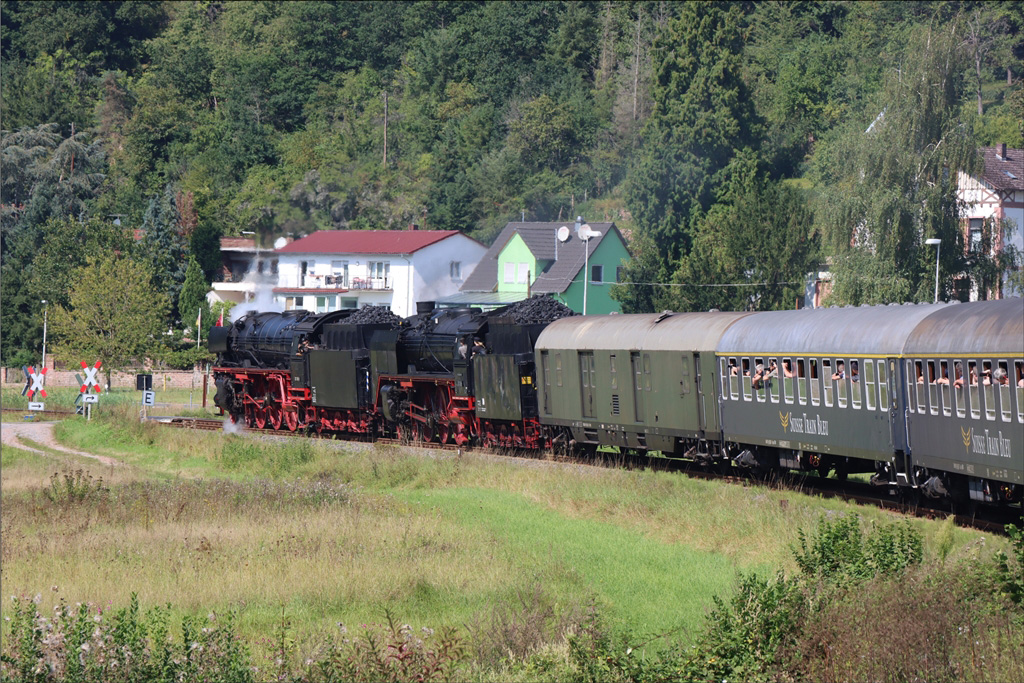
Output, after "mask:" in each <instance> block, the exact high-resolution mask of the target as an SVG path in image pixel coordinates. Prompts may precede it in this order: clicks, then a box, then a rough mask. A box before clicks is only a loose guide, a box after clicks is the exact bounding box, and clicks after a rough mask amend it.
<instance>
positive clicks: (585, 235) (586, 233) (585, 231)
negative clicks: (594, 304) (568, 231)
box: [579, 223, 601, 315]
mask: <svg viewBox="0 0 1024 683" xmlns="http://www.w3.org/2000/svg"><path fill="white" fill-rule="evenodd" d="M579 234H580V239H581V240H583V254H584V256H583V315H586V314H587V286H588V285H589V284H590V238H591V237H599V236H600V235H601V231H600V230H591V229H590V224H589V223H584V224H583V225H581V226H580V233H579Z"/></svg>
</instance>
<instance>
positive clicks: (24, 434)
mask: <svg viewBox="0 0 1024 683" xmlns="http://www.w3.org/2000/svg"><path fill="white" fill-rule="evenodd" d="M54 424H55V423H53V422H4V423H3V425H0V435H2V437H3V444H4V445H5V446H15V447H17V448H21V449H23V450H26V451H31V452H33V453H40V454H42V455H48V453H46V451H42V450H40V449H38V448H34V447H33V446H30V445H29V444H27V443H24V442H23V441H22V438H25V439H28V440H30V441H35V442H36V443H38V444H42V445H43V446H46V447H47V448H52V449H53V450H55V451H60V452H61V453H68V454H70V455H78V456H81V457H83V458H92V459H93V460H97V461H99V462H101V463H103V464H104V465H110V466H114V465H120V464H121V463H120V462H119V461H117V460H115V459H114V458H108V457H107V456H104V455H96V454H94V453H85V452H84V451H76V450H73V449H71V448H67V447H65V446H62V445H61V444H60V443H58V441H57V439H55V438H54V436H53V425H54Z"/></svg>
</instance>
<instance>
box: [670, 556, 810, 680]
mask: <svg viewBox="0 0 1024 683" xmlns="http://www.w3.org/2000/svg"><path fill="white" fill-rule="evenodd" d="M713 601H714V607H713V608H712V610H711V613H710V614H709V615H708V619H707V626H706V627H705V631H704V633H703V634H702V635H701V636H700V638H699V639H698V642H697V644H696V645H695V646H694V647H693V648H692V649H691V651H690V654H689V656H688V658H687V660H686V665H685V669H684V675H683V678H685V679H687V680H695V681H697V680H701V681H721V680H759V679H763V678H765V674H766V673H767V672H770V671H772V670H774V669H775V668H776V667H777V666H778V665H779V664H780V654H779V653H780V652H782V651H784V650H786V649H788V648H789V647H791V646H792V644H793V643H795V642H796V639H797V636H798V635H799V633H800V630H801V627H802V625H803V620H804V618H805V617H806V614H807V611H808V610H807V601H806V599H805V597H804V594H803V592H802V590H801V587H800V584H799V583H798V582H797V580H795V579H787V578H786V577H785V576H784V575H783V574H782V573H781V572H780V573H779V574H778V575H777V576H776V577H775V578H774V579H763V578H761V577H759V576H757V575H756V574H750V575H747V576H741V577H740V580H739V586H738V587H737V590H736V593H735V595H733V597H732V598H731V599H729V600H728V601H725V600H722V598H720V597H718V596H715V597H714V598H713Z"/></svg>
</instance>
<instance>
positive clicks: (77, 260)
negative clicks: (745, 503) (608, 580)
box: [0, 0, 1024, 365]
mask: <svg viewBox="0 0 1024 683" xmlns="http://www.w3.org/2000/svg"><path fill="white" fill-rule="evenodd" d="M0 13H2V31H3V33H2V60H3V68H2V128H3V134H2V135H3V137H2V169H0V170H2V191H3V197H2V217H0V220H2V258H3V280H2V285H3V300H2V316H3V317H2V325H3V340H2V350H0V352H2V355H3V362H4V363H5V364H7V365H16V364H21V363H24V362H28V361H30V360H31V359H32V358H34V357H35V356H36V355H37V354H36V352H35V349H37V348H38V347H39V345H40V340H41V336H42V311H41V307H40V304H39V303H38V302H39V301H41V300H44V299H45V300H47V301H49V302H50V304H51V306H56V307H58V308H59V309H60V310H59V311H58V314H59V316H61V315H67V316H72V317H73V316H74V306H73V304H72V298H73V297H72V293H73V290H74V288H75V285H76V283H78V282H81V281H82V280H84V279H86V278H89V277H90V276H91V275H96V277H99V276H100V275H101V274H102V273H110V272H112V271H111V264H110V259H111V258H114V260H115V261H118V260H120V261H130V262H131V265H132V267H133V268H134V270H133V271H132V272H136V271H138V272H136V276H137V277H140V278H147V277H148V278H150V279H151V280H152V282H153V286H152V287H151V288H150V289H149V291H150V293H151V296H152V297H153V301H152V302H151V303H152V305H153V307H154V310H166V311H167V314H166V317H165V318H162V320H161V325H159V326H157V327H158V328H159V329H163V328H166V327H168V326H170V327H172V328H173V329H178V328H181V327H183V326H187V325H189V324H192V323H193V322H194V318H195V313H194V310H195V308H194V306H193V302H192V297H191V296H190V295H187V294H183V292H186V293H187V292H191V291H194V290H195V289H196V287H195V286H194V284H195V280H196V279H197V278H198V277H199V273H202V274H203V275H204V276H205V277H206V278H207V280H209V278H211V277H212V276H213V274H214V272H215V270H216V268H217V264H218V253H217V244H218V239H219V237H220V236H222V235H238V234H241V233H242V232H243V231H253V232H255V233H257V234H258V235H259V236H260V238H261V240H262V242H263V243H264V244H269V243H270V242H271V241H272V239H273V238H274V237H276V236H280V235H285V234H294V235H302V234H307V233H309V232H311V231H314V230H318V229H326V228H349V229H366V228H377V229H380V228H402V227H405V226H406V225H407V224H409V223H417V224H419V225H420V227H421V229H458V230H462V231H464V232H466V233H468V234H470V235H472V236H473V237H476V238H477V239H480V240H481V241H483V242H485V243H489V242H490V240H491V239H492V238H493V237H494V235H496V233H497V231H498V230H499V229H500V228H501V227H502V226H503V225H504V224H505V222H507V221H509V220H513V219H519V218H521V217H525V218H526V220H557V219H568V218H570V217H573V216H575V215H577V214H582V215H583V216H584V217H585V218H587V219H593V220H600V221H604V220H613V221H615V222H616V223H617V224H618V225H619V226H620V227H621V228H623V229H625V231H626V234H627V235H629V238H630V242H631V249H632V251H633V254H634V260H633V262H632V264H631V265H630V267H629V268H628V269H627V274H628V281H629V282H630V283H634V284H626V285H623V286H621V287H618V288H617V290H618V292H617V296H618V298H619V299H620V300H621V301H623V303H624V308H625V309H627V310H629V311H642V310H661V309H665V308H671V309H675V310H687V309H706V308H709V307H712V306H717V307H720V308H759V309H766V308H777V307H790V306H792V305H793V302H794V300H795V297H796V296H797V295H798V294H799V293H800V292H801V291H802V288H803V285H802V281H803V279H804V276H805V274H806V273H807V272H808V271H811V270H814V269H816V268H817V266H818V264H819V263H820V262H822V261H823V260H824V259H825V258H826V257H829V258H830V262H831V267H832V270H833V272H834V274H835V283H836V288H835V296H836V298H835V300H836V301H843V302H850V303H860V302H874V301H890V300H915V299H917V300H920V299H927V298H930V293H931V287H932V286H933V280H932V277H933V273H934V253H935V252H934V250H931V249H928V248H926V247H925V245H924V244H923V241H924V239H926V238H929V237H936V236H937V237H940V238H941V239H943V245H944V246H943V249H942V273H943V289H944V290H945V291H946V292H947V293H948V292H950V291H951V282H952V278H953V277H954V275H956V274H958V273H963V272H966V271H969V270H971V269H979V270H981V269H984V268H992V267H995V266H996V265H998V264H991V263H981V262H966V261H965V260H964V256H963V250H962V249H959V250H958V249H955V248H948V249H947V248H946V246H945V245H947V244H949V245H953V244H957V243H958V242H957V240H961V241H960V243H961V244H962V237H958V235H959V231H958V230H957V225H958V220H959V216H958V207H957V205H956V202H955V196H954V195H953V193H952V185H951V183H950V182H949V179H950V178H955V171H956V170H959V169H970V168H972V165H973V164H976V163H977V162H976V157H975V154H974V150H975V149H976V147H977V146H979V145H992V144H996V143H998V142H1005V143H1007V144H1008V145H1009V146H1010V147H1024V87H1022V85H1021V80H1020V79H1021V74H1022V73H1024V36H1022V35H1021V28H1022V27H1024V3H1021V2H873V3H865V2H828V3H824V2H791V3H775V2H770V3H769V2H764V3H755V2H737V3H718V2H711V3H708V2H700V3H697V2H688V3H674V2H446V1H440V2H345V3H326V2H214V1H210V0H204V1H201V2H90V3H81V2H56V3H51V2H46V3H43V2H12V1H6V0H5V1H4V2H2V4H0ZM869 127H871V131H870V132H868V129H869ZM115 223H116V224H115ZM140 228H141V229H144V230H145V237H144V238H143V239H142V240H141V241H138V242H136V241H134V240H132V239H131V234H130V233H127V234H126V231H128V230H131V229H140ZM111 255H114V256H111ZM192 259H194V260H195V263H196V266H194V267H193V270H192V276H191V277H192V280H193V282H192V284H191V285H190V286H188V287H186V286H185V282H186V274H187V272H188V268H187V266H188V265H189V264H190V262H191V260H192ZM115 265H116V264H115ZM115 270H116V268H115ZM721 284H728V285H730V286H725V287H720V286H716V287H709V286H706V285H721ZM737 285H743V286H737ZM113 286H114V287H116V284H114V285H113ZM182 299H187V301H184V302H183V301H182ZM52 312H53V311H52ZM58 319H62V318H60V317H58ZM139 335H141V336H139V338H138V341H139V343H141V344H145V343H146V340H147V339H149V340H152V338H153V337H152V330H149V329H148V328H147V329H146V330H142V329H141V327H140V331H139ZM179 336H180V335H179ZM169 338H173V335H171V337H169ZM153 353H154V354H156V351H155V350H154V351H153Z"/></svg>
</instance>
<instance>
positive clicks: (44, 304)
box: [43, 299, 49, 383]
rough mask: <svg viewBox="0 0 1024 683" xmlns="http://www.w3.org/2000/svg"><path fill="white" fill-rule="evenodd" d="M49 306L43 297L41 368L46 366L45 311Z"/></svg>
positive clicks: (44, 380) (44, 376)
mask: <svg viewBox="0 0 1024 683" xmlns="http://www.w3.org/2000/svg"><path fill="white" fill-rule="evenodd" d="M48 310H49V307H48V305H47V303H46V299H43V368H44V369H45V368H46V313H47V311H48ZM43 382H44V383H45V382H46V375H43Z"/></svg>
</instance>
